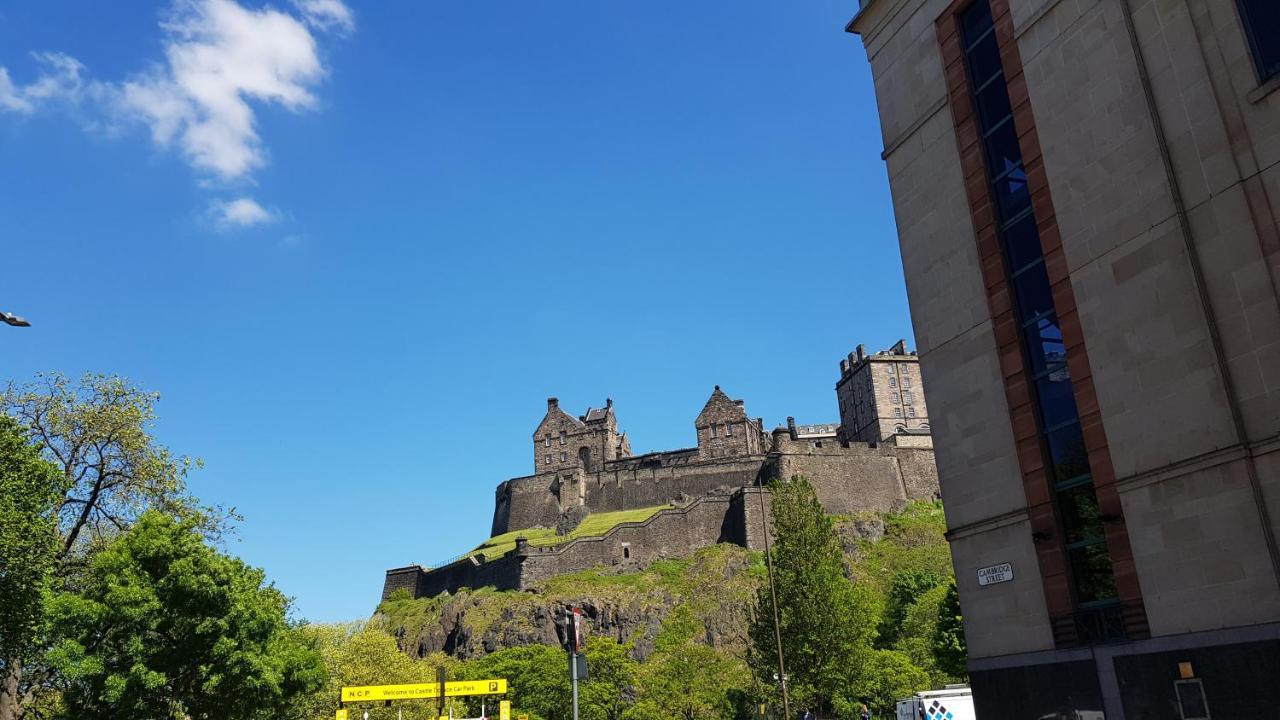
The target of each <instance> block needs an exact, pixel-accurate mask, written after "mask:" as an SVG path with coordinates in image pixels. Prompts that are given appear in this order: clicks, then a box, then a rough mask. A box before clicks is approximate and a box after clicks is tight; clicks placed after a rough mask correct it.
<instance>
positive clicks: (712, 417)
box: [693, 385, 766, 460]
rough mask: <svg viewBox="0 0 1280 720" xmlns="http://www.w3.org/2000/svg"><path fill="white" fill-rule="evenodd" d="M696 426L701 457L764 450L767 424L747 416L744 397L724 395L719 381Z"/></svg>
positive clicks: (717, 456) (758, 452)
mask: <svg viewBox="0 0 1280 720" xmlns="http://www.w3.org/2000/svg"><path fill="white" fill-rule="evenodd" d="M693 426H694V428H696V429H697V431H698V458H699V459H703V460H706V459H711V458H721V457H734V456H742V455H761V454H763V453H764V452H765V445H766V443H765V441H764V428H763V427H761V426H760V424H759V422H758V421H752V420H750V419H749V418H748V417H747V411H746V409H745V408H744V407H743V404H742V401H741V400H734V399H732V398H730V397H729V396H728V395H725V394H724V391H723V390H721V389H720V386H719V385H717V386H716V388H715V390H713V391H712V392H711V397H710V398H708V399H707V404H706V405H704V406H703V407H702V412H700V413H698V418H697V419H696V420H694V421H693Z"/></svg>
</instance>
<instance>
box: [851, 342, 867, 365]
mask: <svg viewBox="0 0 1280 720" xmlns="http://www.w3.org/2000/svg"><path fill="white" fill-rule="evenodd" d="M854 352H856V353H857V354H858V362H862V361H863V360H866V359H867V346H866V345H858V347H857V349H856V350H854Z"/></svg>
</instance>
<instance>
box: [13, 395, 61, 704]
mask: <svg viewBox="0 0 1280 720" xmlns="http://www.w3.org/2000/svg"><path fill="white" fill-rule="evenodd" d="M61 495H62V475H61V474H60V473H59V472H58V469H57V468H56V467H54V466H53V465H51V464H50V463H48V462H46V461H45V460H44V459H43V458H41V457H40V450H39V448H38V447H37V446H35V445H33V444H32V443H31V442H30V441H28V440H27V438H26V436H25V434H24V432H23V430H22V428H21V426H19V425H18V423H17V422H15V421H14V420H12V419H11V418H8V417H4V416H0V658H4V659H8V658H21V656H22V655H24V654H26V653H27V652H28V651H29V650H30V648H31V645H32V642H33V638H34V635H35V633H36V629H37V626H38V625H39V624H40V623H41V621H42V619H43V617H44V603H45V599H46V595H47V594H48V592H49V589H50V579H51V577H52V573H53V561H54V558H55V556H56V554H57V550H58V523H57V503H58V500H59V498H60V497H61ZM0 662H4V660H0ZM0 692H2V691H0Z"/></svg>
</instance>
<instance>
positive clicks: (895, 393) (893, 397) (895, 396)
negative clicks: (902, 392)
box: [889, 390, 901, 403]
mask: <svg viewBox="0 0 1280 720" xmlns="http://www.w3.org/2000/svg"><path fill="white" fill-rule="evenodd" d="M889 402H892V403H898V402H901V400H899V399H898V391H896V390H895V391H893V392H891V393H889Z"/></svg>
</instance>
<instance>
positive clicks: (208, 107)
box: [119, 0, 325, 180]
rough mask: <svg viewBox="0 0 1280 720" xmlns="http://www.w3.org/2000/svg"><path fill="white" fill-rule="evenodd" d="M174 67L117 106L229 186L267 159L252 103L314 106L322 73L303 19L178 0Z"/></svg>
mask: <svg viewBox="0 0 1280 720" xmlns="http://www.w3.org/2000/svg"><path fill="white" fill-rule="evenodd" d="M164 29H165V32H166V33H167V34H168V36H169V37H168V42H167V43H166V46H165V57H166V63H165V64H164V65H163V66H160V67H158V68H155V69H153V70H152V71H151V72H150V73H148V74H146V75H144V76H142V77H140V78H137V79H134V80H131V81H129V82H126V83H124V84H123V86H121V89H120V96H119V104H120V106H121V107H122V108H123V109H124V110H125V111H126V112H127V113H136V114H138V115H139V116H140V117H141V118H142V119H143V120H144V121H145V122H147V124H148V125H150V128H151V137H152V139H154V140H155V141H156V142H157V143H159V144H161V145H169V144H170V143H174V142H176V143H177V145H178V147H179V148H180V149H181V151H182V153H183V154H184V155H185V156H186V157H187V159H188V161H189V162H190V163H191V164H192V165H193V166H194V167H196V168H197V169H199V170H203V171H207V172H210V173H212V174H213V175H214V176H216V177H217V178H219V179H221V180H235V179H238V178H242V177H244V176H246V175H247V174H248V173H250V172H251V171H253V170H254V169H256V168H258V167H261V166H262V165H263V164H264V163H265V162H266V158H265V150H264V148H263V145H262V141H261V139H260V138H259V137H258V133H257V130H256V129H255V128H254V124H255V123H254V111H253V108H252V107H251V106H250V105H249V101H251V100H256V101H260V102H265V103H278V104H280V105H282V106H284V107H285V108H288V109H290V110H295V111H298V110H304V109H307V108H310V107H313V106H314V105H315V97H314V96H313V95H312V94H311V88H312V87H314V86H315V85H316V84H317V83H318V82H319V81H320V80H321V79H322V78H323V77H324V74H325V72H324V68H323V66H322V65H321V63H320V58H319V56H318V54H317V52H316V41H315V38H314V37H313V36H312V35H311V31H310V30H308V29H307V27H306V25H304V24H303V23H302V22H301V21H300V20H299V19H297V18H295V17H293V16H292V15H288V14H286V13H283V12H280V11H278V10H273V9H270V8H266V9H262V10H251V9H248V8H245V7H243V6H241V5H239V4H238V3H236V2H234V1H233V0H179V3H178V4H177V5H176V6H175V9H174V13H173V17H172V18H171V19H170V20H169V21H168V22H166V23H164Z"/></svg>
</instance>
